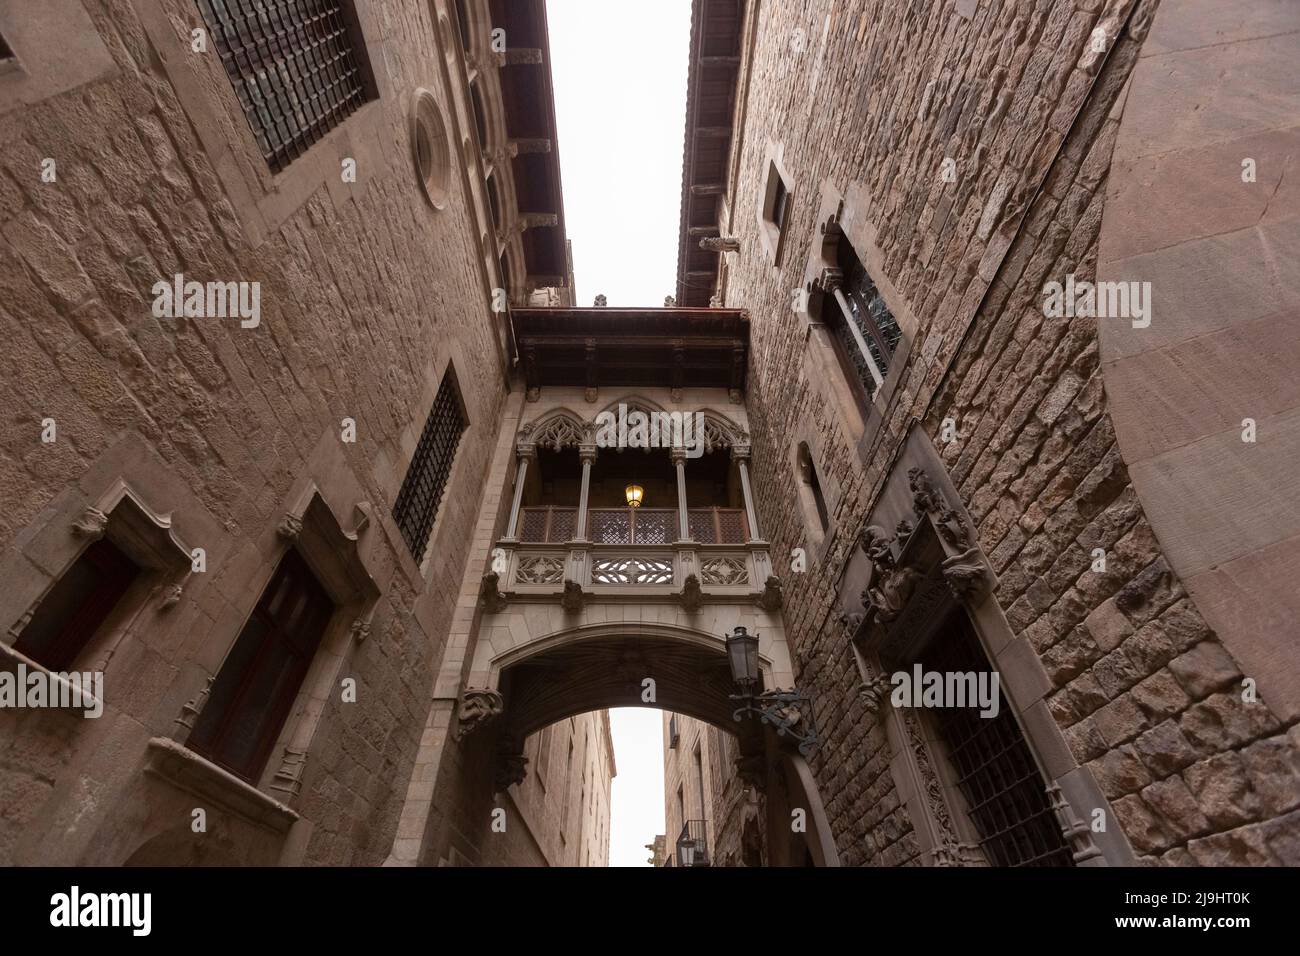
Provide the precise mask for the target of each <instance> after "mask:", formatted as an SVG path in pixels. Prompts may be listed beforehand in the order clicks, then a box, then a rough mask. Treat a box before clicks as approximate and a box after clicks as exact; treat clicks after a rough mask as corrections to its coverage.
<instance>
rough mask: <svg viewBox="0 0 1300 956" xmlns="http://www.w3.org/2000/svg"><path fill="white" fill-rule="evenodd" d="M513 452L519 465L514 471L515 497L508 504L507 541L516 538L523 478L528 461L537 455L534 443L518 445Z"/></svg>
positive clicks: (526, 474) (525, 475) (526, 470)
mask: <svg viewBox="0 0 1300 956" xmlns="http://www.w3.org/2000/svg"><path fill="white" fill-rule="evenodd" d="M515 454H516V455H517V456H518V458H519V467H518V469H517V470H516V472H515V499H514V501H513V502H512V503H511V505H510V522H509V524H507V525H506V537H505V540H507V541H514V540H516V536H517V535H518V533H519V506H520V505H521V504H522V503H523V500H524V479H526V478H527V477H528V461H529V459H530V458H534V457H536V455H537V448H536V446H534V445H519V446H518V447H517V448H516V450H515Z"/></svg>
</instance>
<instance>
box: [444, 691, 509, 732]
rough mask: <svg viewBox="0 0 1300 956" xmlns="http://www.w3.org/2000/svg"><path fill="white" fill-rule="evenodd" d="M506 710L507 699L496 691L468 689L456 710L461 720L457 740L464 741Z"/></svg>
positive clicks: (462, 695) (457, 729) (461, 696)
mask: <svg viewBox="0 0 1300 956" xmlns="http://www.w3.org/2000/svg"><path fill="white" fill-rule="evenodd" d="M505 709H506V702H505V699H504V698H503V697H502V696H501V695H500V694H498V693H497V692H496V691H494V690H487V689H483V688H474V687H470V688H466V689H465V691H464V692H463V693H462V694H461V695H460V703H459V705H458V707H457V708H456V716H457V717H458V718H459V726H457V728H456V739H457V740H464V739H465V737H466V736H468V735H469V734H472V733H473V732H474V731H476V730H478V729H479V728H480V727H482V726H483V725H484V724H486V723H489V722H490V721H492V720H493V719H495V718H496V717H498V716H500V715H501V713H502V712H503V711H504V710H505Z"/></svg>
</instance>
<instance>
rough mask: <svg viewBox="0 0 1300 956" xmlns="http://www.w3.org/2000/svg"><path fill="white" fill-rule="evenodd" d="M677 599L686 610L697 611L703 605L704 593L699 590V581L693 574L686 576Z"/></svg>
mask: <svg viewBox="0 0 1300 956" xmlns="http://www.w3.org/2000/svg"><path fill="white" fill-rule="evenodd" d="M678 598H679V599H680V600H681V602H682V607H684V608H686V610H688V611H698V610H699V609H700V608H701V607H702V606H703V604H704V591H703V590H701V588H700V579H699V578H698V577H696V576H695V575H694V574H688V575H686V582H685V584H683V586H682V592H681V594H680V595H678Z"/></svg>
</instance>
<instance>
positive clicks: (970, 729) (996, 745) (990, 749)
mask: <svg viewBox="0 0 1300 956" xmlns="http://www.w3.org/2000/svg"><path fill="white" fill-rule="evenodd" d="M921 658H922V663H923V665H924V669H925V670H926V671H938V672H940V673H943V674H948V673H976V674H986V673H988V672H990V671H991V670H992V668H991V667H990V666H989V662H988V658H987V657H986V656H985V654H984V650H983V648H982V647H981V646H980V643H979V637H978V636H977V635H976V634H975V630H974V628H973V627H972V626H971V623H970V621H969V619H968V618H967V617H966V615H965V614H961V613H958V614H954V615H952V616H951V617H950V618H949V623H948V625H947V627H945V629H944V630H943V631H941V632H940V634H939V635H938V636H937V637H936V638H935V640H934V642H933V643H932V644H931V645H930V646H929V647H927V648H926V649H925V650H924V651H923V652H922V654H921ZM999 698H1000V699H999V701H998V712H997V716H996V717H982V716H980V707H979V706H978V704H976V705H975V706H970V707H941V708H936V709H935V710H934V711H933V714H934V717H935V724H936V725H937V727H938V730H939V737H940V739H941V740H942V741H943V743H944V746H945V747H946V749H947V755H948V760H949V762H950V764H951V766H952V769H953V773H954V775H955V776H956V778H957V787H958V789H959V790H960V791H961V794H962V796H963V797H964V798H965V800H966V803H967V806H968V807H969V811H968V813H969V817H970V820H971V823H972V824H974V826H975V829H976V830H977V831H978V832H979V835H980V846H981V847H983V849H984V854H985V856H986V857H987V858H988V861H989V863H990V864H992V865H993V866H1073V865H1074V857H1073V855H1072V854H1071V852H1070V848H1069V846H1068V845H1067V844H1066V842H1065V838H1064V836H1063V835H1062V834H1061V829H1060V826H1059V825H1058V824H1057V821H1056V814H1055V813H1054V811H1053V810H1052V807H1051V803H1050V802H1049V800H1048V797H1047V790H1046V786H1045V784H1044V782H1043V776H1042V773H1041V772H1040V771H1039V769H1038V764H1037V763H1036V762H1035V761H1034V757H1033V754H1032V753H1030V750H1029V745H1028V743H1026V742H1025V737H1024V733H1023V731H1022V730H1021V729H1020V724H1019V723H1018V722H1017V721H1016V717H1015V714H1014V713H1012V711H1011V708H1010V707H1009V706H1007V701H1006V698H1005V697H1003V696H1001V691H1000V690H999Z"/></svg>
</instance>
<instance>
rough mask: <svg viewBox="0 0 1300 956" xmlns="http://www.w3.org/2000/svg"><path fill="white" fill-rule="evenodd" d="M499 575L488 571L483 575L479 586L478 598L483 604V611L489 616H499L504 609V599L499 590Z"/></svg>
mask: <svg viewBox="0 0 1300 956" xmlns="http://www.w3.org/2000/svg"><path fill="white" fill-rule="evenodd" d="M500 581H501V575H499V574H497V573H496V572H495V571H489V572H488V573H487V574H485V575H483V582H482V584H480V585H479V589H478V596H479V599H480V600H481V601H482V602H483V610H485V611H487V612H488V613H489V614H500V613H501V612H502V611H504V610H505V609H506V599H505V595H503V594H502V593H501V591H500V589H499V584H500Z"/></svg>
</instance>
